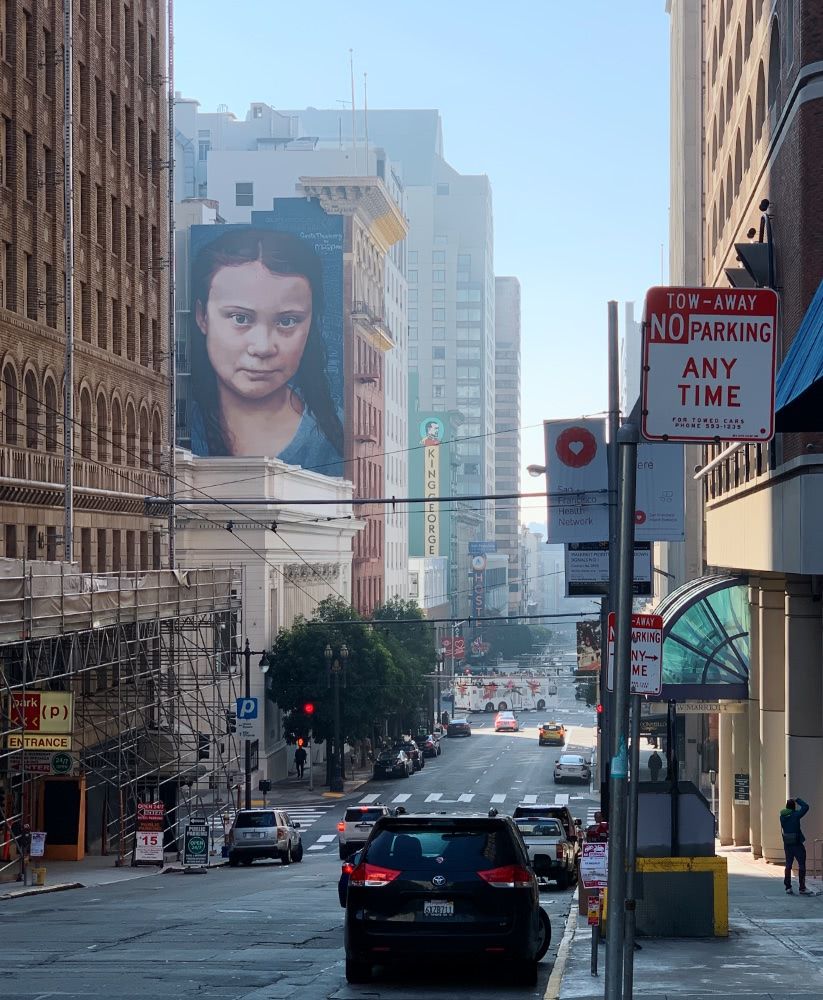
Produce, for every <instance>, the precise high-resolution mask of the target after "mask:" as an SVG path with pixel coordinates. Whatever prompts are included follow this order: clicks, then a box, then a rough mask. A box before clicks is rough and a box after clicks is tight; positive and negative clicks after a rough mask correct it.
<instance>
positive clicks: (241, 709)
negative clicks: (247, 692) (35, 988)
mask: <svg viewBox="0 0 823 1000" xmlns="http://www.w3.org/2000/svg"><path fill="white" fill-rule="evenodd" d="M256 718H257V699H256V698H238V699H237V719H238V721H240V720H242V719H256Z"/></svg>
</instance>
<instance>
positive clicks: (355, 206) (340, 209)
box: [298, 177, 409, 253]
mask: <svg viewBox="0 0 823 1000" xmlns="http://www.w3.org/2000/svg"><path fill="white" fill-rule="evenodd" d="M298 191H299V192H300V194H303V195H305V196H306V197H307V198H317V199H318V201H319V202H320V206H321V208H322V209H323V210H324V211H325V212H328V213H329V215H351V216H356V217H357V218H358V219H359V220H360V222H361V223H362V224H363V225H364V226H365V227H366V228H367V229H368V231H369V233H370V234H371V235H372V237H373V238H374V240H375V242H376V243H377V244H378V246H379V247H380V249H381V250H382V251H383V252H384V253H388V251H389V250H390V249H391V247H393V246H394V244H395V243H399V242H400V240H402V239H404V238H405V236H406V234H407V233H408V231H409V226H408V223H407V222H406V219H405V217H404V216H403V213H402V212H401V211H400V209H399V208H398V207H397V204H396V203H395V201H394V199H393V198H392V196H391V195H390V194H389V191H388V188H387V187H386V185H385V184H384V183H383V181H382V180H381V179H380V178H379V177H301V178H300V184H299V187H298Z"/></svg>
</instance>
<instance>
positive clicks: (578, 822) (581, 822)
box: [574, 816, 583, 826]
mask: <svg viewBox="0 0 823 1000" xmlns="http://www.w3.org/2000/svg"><path fill="white" fill-rule="evenodd" d="M574 825H575V826H582V825H583V820H582V819H580V817H579V816H578V817H577V818H576V819H575V821H574Z"/></svg>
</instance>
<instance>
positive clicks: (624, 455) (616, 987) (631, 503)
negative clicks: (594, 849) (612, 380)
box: [606, 423, 638, 1000]
mask: <svg viewBox="0 0 823 1000" xmlns="http://www.w3.org/2000/svg"><path fill="white" fill-rule="evenodd" d="M617 440H618V445H619V452H620V497H619V508H618V510H619V547H618V566H619V570H618V577H617V583H618V587H617V607H616V608H615V672H614V674H615V676H614V719H613V722H614V745H615V752H614V756H613V757H612V762H611V775H610V786H609V841H610V843H609V879H608V883H609V919H608V927H607V934H606V1000H622V979H623V977H622V971H623V969H622V966H623V936H624V928H625V916H626V915H625V902H626V867H625V866H626V833H627V827H626V805H627V788H626V782H627V778H628V769H629V768H628V764H629V761H628V752H627V748H626V736H627V730H628V721H629V693H630V685H631V642H632V579H633V575H634V507H635V494H636V487H637V440H638V430H637V427H636V426H635V425H634V424H630V423H629V424H624V425H623V427H621V428H620V431H619V432H618V436H617Z"/></svg>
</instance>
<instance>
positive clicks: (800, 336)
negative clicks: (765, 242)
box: [774, 282, 823, 432]
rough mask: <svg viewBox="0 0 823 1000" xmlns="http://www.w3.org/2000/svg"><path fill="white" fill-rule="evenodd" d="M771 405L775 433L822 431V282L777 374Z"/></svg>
mask: <svg viewBox="0 0 823 1000" xmlns="http://www.w3.org/2000/svg"><path fill="white" fill-rule="evenodd" d="M774 405H775V426H776V428H777V430H778V431H798V432H801V431H821V430H823V282H821V283H820V285H819V286H818V288H817V291H816V292H815V296H814V298H813V299H812V301H811V304H810V305H809V308H808V309H807V310H806V315H805V316H804V317H803V322H802V323H801V324H800V329H799V330H798V331H797V333H796V334H795V336H794V340H793V341H792V343H791V346H790V347H789V351H788V353H787V354H786V357H785V358H784V359H783V364H782V365H781V366H780V371H779V372H778V373H777V380H776V383H775V403H774Z"/></svg>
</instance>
